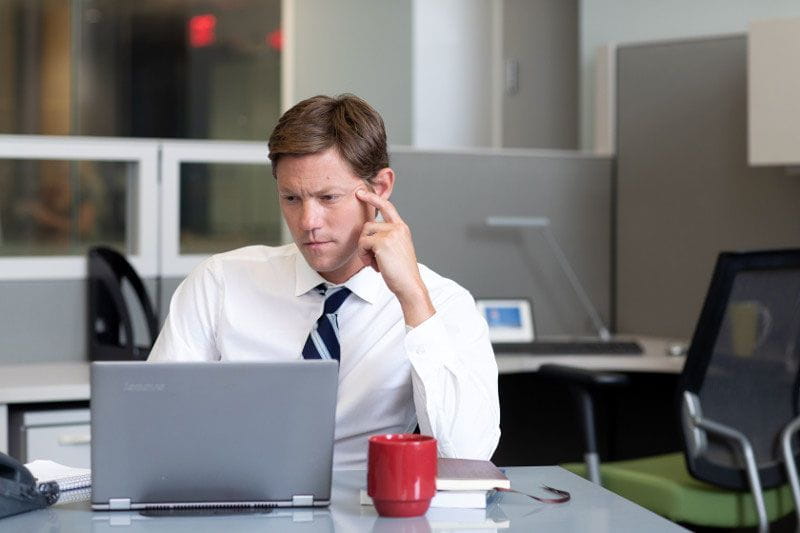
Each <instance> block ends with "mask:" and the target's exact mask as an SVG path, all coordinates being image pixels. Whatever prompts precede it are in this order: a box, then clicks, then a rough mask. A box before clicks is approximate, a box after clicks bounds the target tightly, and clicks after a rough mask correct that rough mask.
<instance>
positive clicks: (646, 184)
mask: <svg viewBox="0 0 800 533" xmlns="http://www.w3.org/2000/svg"><path fill="white" fill-rule="evenodd" d="M617 69H618V71H617V91H618V92H617V182H616V188H617V207H616V216H617V221H616V252H615V257H616V272H617V279H616V305H617V309H616V322H617V328H618V330H620V331H628V332H636V333H649V334H656V335H667V336H677V337H689V336H690V335H691V334H692V331H693V329H694V323H695V321H696V320H697V317H698V316H699V312H700V307H701V305H702V299H703V296H704V294H705V291H706V289H707V286H708V282H709V281H710V275H711V271H712V268H713V265H714V261H715V258H716V256H717V254H718V253H719V252H720V251H722V250H739V249H753V248H768V247H791V246H795V247H796V246H800V175H790V174H788V173H787V171H786V169H784V168H780V167H771V168H770V167H768V168H754V167H750V166H748V164H747V40H746V37H745V36H743V35H741V36H728V37H720V38H709V39H693V40H684V41H671V42H661V43H649V44H641V45H635V46H623V47H621V48H619V50H618V53H617Z"/></svg>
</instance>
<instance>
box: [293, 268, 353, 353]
mask: <svg viewBox="0 0 800 533" xmlns="http://www.w3.org/2000/svg"><path fill="white" fill-rule="evenodd" d="M314 290H316V291H317V292H318V293H320V294H322V295H323V296H325V309H324V310H323V311H322V316H321V317H319V320H317V323H316V324H314V329H312V330H311V333H309V334H308V339H306V344H305V346H303V357H304V358H305V359H336V360H337V361H338V360H339V355H340V354H339V320H338V311H339V307H341V305H342V304H343V303H344V301H345V300H346V299H347V297H348V296H350V289H348V288H347V287H334V288H332V289H328V288H327V287H326V286H325V284H324V283H320V284H319V285H317V286H316V287H314Z"/></svg>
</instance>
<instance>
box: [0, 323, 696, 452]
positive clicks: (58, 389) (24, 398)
mask: <svg viewBox="0 0 800 533" xmlns="http://www.w3.org/2000/svg"><path fill="white" fill-rule="evenodd" d="M636 339H637V340H638V341H639V342H640V343H641V344H642V347H643V348H644V354H642V355H554V356H546V355H531V354H524V353H516V354H502V353H499V354H497V355H496V359H497V366H498V369H499V371H500V373H501V374H514V373H523V372H535V371H536V370H538V368H539V366H540V365H543V364H545V363H560V364H564V365H573V366H579V367H583V368H592V369H599V370H618V371H622V372H665V373H672V374H678V373H680V371H681V369H682V368H683V363H684V361H685V359H686V358H685V357H675V356H669V355H666V353H667V346H668V344H669V341H667V340H664V339H656V338H650V337H637V338H636ZM88 399H89V363H88V362H71V363H41V364H29V365H25V364H15V365H2V366H0V452H3V453H8V407H9V405H12V404H19V403H53V402H67V401H86V400H88Z"/></svg>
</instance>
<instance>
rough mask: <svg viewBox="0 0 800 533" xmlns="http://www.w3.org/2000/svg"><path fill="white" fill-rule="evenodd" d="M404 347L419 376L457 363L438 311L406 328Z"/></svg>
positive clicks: (453, 366)
mask: <svg viewBox="0 0 800 533" xmlns="http://www.w3.org/2000/svg"><path fill="white" fill-rule="evenodd" d="M408 327H409V326H406V328H408ZM405 348H406V354H407V355H408V359H409V361H410V362H411V364H412V365H413V366H414V369H415V370H416V371H417V373H418V374H419V375H420V376H425V375H428V374H429V373H430V372H436V371H438V370H440V369H441V368H442V367H449V368H451V369H454V368H455V367H456V366H457V365H458V360H457V359H456V355H455V353H454V352H453V348H452V343H451V342H450V338H449V334H448V331H447V327H446V326H445V324H444V321H443V320H442V318H441V317H440V316H439V314H438V313H435V314H434V315H433V316H431V317H430V318H428V319H427V320H426V321H425V322H423V323H422V324H419V325H418V326H416V327H413V328H410V329H407V330H406V338H405Z"/></svg>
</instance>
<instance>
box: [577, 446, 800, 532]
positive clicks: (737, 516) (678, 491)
mask: <svg viewBox="0 0 800 533" xmlns="http://www.w3.org/2000/svg"><path fill="white" fill-rule="evenodd" d="M561 466H563V467H564V468H566V469H567V470H570V471H571V472H574V473H576V474H578V475H580V476H583V477H586V467H585V466H584V465H583V464H580V463H571V464H565V465H561ZM600 475H601V477H602V481H603V486H604V487H606V488H607V489H608V490H610V491H612V492H615V493H617V494H619V495H620V496H622V497H624V498H627V499H629V500H631V501H633V502H636V503H638V504H639V505H641V506H642V507H645V508H647V509H650V510H651V511H653V512H655V513H658V514H660V515H661V516H664V517H666V518H668V519H670V520H673V521H675V522H683V523H686V524H694V525H698V526H709V527H729V528H732V527H749V526H754V525H757V524H758V515H757V514H756V508H755V504H754V502H753V496H752V494H750V492H749V491H748V492H738V491H731V490H726V489H722V488H719V487H715V486H714V485H710V484H708V483H704V482H702V481H698V480H697V479H694V478H693V477H692V476H691V475H689V471H688V470H687V469H686V463H685V462H684V457H683V454H682V453H671V454H667V455H657V456H654V457H646V458H642V459H634V460H630V461H617V462H613V463H605V464H602V465H601V466H600ZM764 502H765V504H766V507H767V516H768V518H769V520H770V522H772V521H773V520H776V519H778V518H781V517H783V516H785V515H787V514H789V513H791V512H792V511H793V510H794V502H793V500H792V491H791V488H790V487H789V485H788V484H786V485H784V486H782V487H778V488H775V489H771V490H768V491H766V492H765V493H764Z"/></svg>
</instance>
